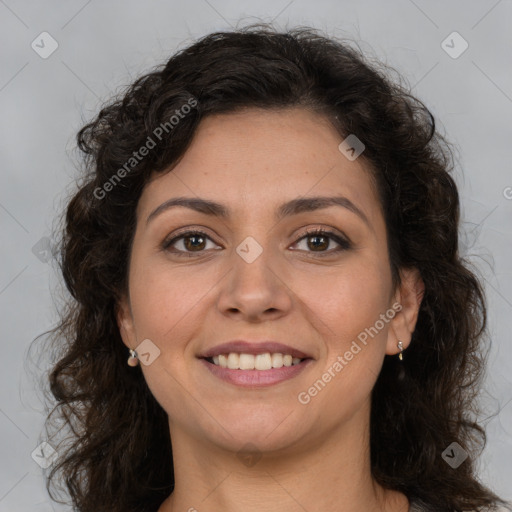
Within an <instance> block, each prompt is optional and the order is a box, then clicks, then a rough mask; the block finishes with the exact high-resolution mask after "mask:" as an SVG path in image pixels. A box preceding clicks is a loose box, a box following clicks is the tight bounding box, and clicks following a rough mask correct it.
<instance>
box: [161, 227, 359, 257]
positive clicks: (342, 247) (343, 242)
mask: <svg viewBox="0 0 512 512" xmlns="http://www.w3.org/2000/svg"><path fill="white" fill-rule="evenodd" d="M194 235H200V236H203V237H205V238H208V239H209V240H210V241H212V242H213V240H212V239H211V237H210V236H209V235H208V234H207V233H205V232H204V231H201V230H200V229H194V230H190V231H185V232H183V233H180V234H178V235H177V236H175V237H173V238H172V239H170V240H164V242H163V243H162V250H164V251H169V247H171V246H172V245H173V244H174V243H176V242H177V241H178V240H181V239H182V238H187V237H190V236H194ZM312 236H325V237H327V238H330V239H331V240H333V241H334V242H336V243H337V244H338V245H339V247H337V248H335V249H330V250H328V251H319V252H316V251H306V252H310V253H312V254H314V256H315V257H319V258H322V257H325V256H330V255H332V254H333V253H337V252H341V251H346V250H348V249H350V248H351V247H352V244H351V242H349V241H348V239H345V238H343V237H340V236H339V235H337V234H336V233H334V232H332V231H329V230H326V229H321V228H314V229H310V230H307V231H306V233H304V234H303V235H302V236H301V237H300V238H299V239H298V240H297V241H296V242H295V244H297V243H298V242H300V241H301V240H303V239H304V238H309V237H312ZM214 243H215V242H214ZM169 252H172V253H173V254H176V255H177V256H179V257H185V258H192V257H194V256H195V254H200V253H201V252H204V250H202V251H197V252H195V251H169Z"/></svg>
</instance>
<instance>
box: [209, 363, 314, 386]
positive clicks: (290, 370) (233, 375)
mask: <svg viewBox="0 0 512 512" xmlns="http://www.w3.org/2000/svg"><path fill="white" fill-rule="evenodd" d="M201 362H202V363H203V364H204V365H205V366H206V368H207V369H208V370H209V371H210V372H212V373H213V375H215V376H216V377H218V378H219V379H222V380H224V381H226V382H229V383H230V384H234V385H235V386H241V387H247V388H255V387H257V388H259V387H265V386H272V385H273V384H278V383H279V382H284V381H285V380H288V379H291V378H293V377H296V376H297V375H299V373H300V372H302V371H303V370H304V369H305V368H306V367H307V366H309V364H310V363H312V362H313V360H312V359H306V360H304V361H302V362H301V363H299V364H296V365H292V366H282V367H281V368H271V369H270V370H230V369H229V368H222V366H218V365H216V364H213V363H210V362H209V361H207V360H206V359H201Z"/></svg>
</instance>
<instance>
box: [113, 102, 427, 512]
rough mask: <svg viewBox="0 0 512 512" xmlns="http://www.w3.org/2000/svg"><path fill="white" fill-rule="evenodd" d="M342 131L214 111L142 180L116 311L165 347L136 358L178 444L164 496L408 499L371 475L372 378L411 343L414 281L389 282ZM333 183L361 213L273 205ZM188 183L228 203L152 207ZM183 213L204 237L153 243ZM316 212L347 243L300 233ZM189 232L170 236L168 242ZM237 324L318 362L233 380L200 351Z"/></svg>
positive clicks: (413, 275) (126, 336) (370, 193)
mask: <svg viewBox="0 0 512 512" xmlns="http://www.w3.org/2000/svg"><path fill="white" fill-rule="evenodd" d="M341 141H342V138H341V137H340V135H339V134H338V133H337V132H336V131H335V130H334V128H333V127H332V126H331V125H330V124H329V123H328V121H327V120H325V119H324V118H323V117H321V116H319V115H318V114H315V113H312V112H309V111H306V110H302V109H288V110H283V111H272V112H270V111H259V110H254V109H253V110H247V111H243V112H239V113H235V114H226V115H216V116H212V117H209V118H206V119H205V120H203V122H202V123H201V124H200V126H199V129H198V132H197V134H196V136H195V138H194V140H193V142H192V145H191V146H190V148H189V149H188V150H187V152H186V154H185V155H184V157H183V159H182V160H181V161H180V162H179V164H178V165H177V166H176V167H175V168H174V169H173V170H172V172H169V173H166V174H164V175H155V176H154V177H153V179H152V180H151V181H150V183H149V184H148V185H147V186H146V187H145V189H144V191H143V193H142V196H141V198H140V201H139V204H138V207H137V226H136V232H135V236H134V241H133V247H132V253H131V261H130V270H129V297H126V298H125V300H123V301H122V302H121V304H120V307H119V313H118V324H119V328H120V331H121V335H122V338H123V341H124V343H125V345H126V346H127V347H129V348H136V347H137V345H138V344H140V343H141V341H142V340H144V339H146V338H148V339H150V340H151V341H152V342H153V343H154V344H155V345H156V346H158V348H159V349H160V351H161V353H160V356H159V357H158V358H156V359H155V361H154V362H153V363H152V364H150V365H149V366H145V365H141V367H142V371H143V373H144V377H145V379H146V381H147V384H148V386H149V388H150V390H151V392H152V393H153V395H154V396H155V398H156V399H157V400H158V402H159V403H160V404H161V406H162V407H163V408H164V410H165V411H166V412H167V414H168V416H169V428H170V434H171V439H172V444H173V460H174V469H175V481H176V486H175V490H174V492H173V494H172V495H171V496H170V497H169V498H168V499H167V500H166V501H165V502H164V503H163V504H162V506H161V508H160V512H169V511H178V510H180V511H181V510H183V511H185V510H194V509H196V510H197V511H198V512H203V511H219V510H223V511H225V512H231V511H235V510H244V511H248V512H252V511H260V510H266V511H268V512H272V511H274V510H275V511H278V510H287V511H289V512H292V511H293V512H295V511H304V510H308V511H313V510H325V511H330V510H340V505H341V504H343V510H344V511H354V512H355V511H362V510H365V511H373V510H375V511H377V510H385V511H403V512H405V511H407V510H408V501H407V498H406V497H405V496H404V495H403V494H401V493H398V492H394V491H387V490H384V489H382V488H381V487H380V486H378V485H377V484H376V483H375V482H374V481H373V480H372V478H371V471H370V454H369V415H370V394H371V390H372V388H373V386H374V384H375V381H376V378H377V376H378V373H379V371H380V368H381V365H382V362H383V359H384V356H385V355H386V354H388V355H394V354H397V353H398V352H399V350H398V347H397V343H398V340H400V341H402V343H403V346H404V349H406V348H407V346H408V345H409V343H410V340H411V334H412V332H413V330H414V326H415V323H416V319H417V314H418V309H419V305H420V301H421V294H422V290H423V283H422V282H421V279H420V278H419V277H418V273H417V272H416V271H414V270H413V269H412V270H403V271H402V284H401V285H400V287H399V288H398V289H396V290H395V289H393V287H392V281H391V270H390V263H389V260H388V255H387V241H386V229H385V223H384V218H383V215H382V210H381V205H380V203H379V200H378V197H377V194H376V191H375V190H374V187H373V185H372V181H371V177H370V174H369V171H368V170H367V169H365V163H364V161H363V160H362V158H358V159H356V160H355V161H349V160H348V159H347V158H346V157H345V156H344V155H343V154H342V153H341V152H340V151H339V150H338V145H339V144H340V142H341ZM334 195H341V196H345V197H347V198H348V199H350V200H351V201H352V202H353V203H354V204H355V205H356V206H357V207H358V208H359V209H360V210H361V211H362V212H363V213H364V215H365V216H366V218H367V220H368V223H366V222H365V221H364V220H362V219H361V218H360V217H359V216H358V215H356V214H355V213H353V212H352V211H350V210H349V209H347V208H344V207H341V206H331V207H329V208H325V209H321V210H317V211H314V212H303V213H299V214H297V215H293V216H289V217H285V218H283V219H282V220H280V221H277V220H276V218H275V211H276V209H277V208H278V207H279V206H280V205H281V204H282V203H284V202H286V201H289V200H291V199H296V198H298V197H310V196H334ZM180 196H186V197H200V198H205V199H210V200H214V201H216V202H219V203H222V204H224V205H225V206H226V207H227V208H229V209H230V211H231V216H230V217H229V218H228V219H221V218H217V217H213V216H210V215H206V214H203V213H198V212H195V211H193V210H190V209H187V208H184V207H177V208H172V209H169V210H166V211H165V212H163V213H161V214H160V215H157V216H155V217H154V218H153V219H152V220H151V221H150V222H149V223H147V221H146V220H147V218H148V216H149V214H150V213H151V212H152V211H153V210H154V209H155V208H157V207H158V206H159V205H160V204H162V203H163V202H165V201H167V200H169V199H171V198H175V197H180ZM185 227H187V228H190V229H191V230H193V229H194V228H199V229H201V230H202V231H205V232H206V233H207V235H208V237H209V238H210V239H211V240H209V239H206V240H207V241H206V244H207V245H206V246H204V247H205V248H204V249H202V252H197V251H195V252H192V251H191V250H190V246H191V244H189V245H188V248H189V252H190V253H191V254H192V257H190V258H189V257H180V256H178V255H176V252H174V253H173V252H172V251H173V248H172V247H170V248H168V250H164V249H162V247H161V244H162V242H163V241H164V240H165V239H171V238H172V237H173V236H171V235H173V233H176V232H177V230H178V229H180V228H185ZM313 228H323V229H327V230H329V231H334V233H335V234H337V235H341V236H342V237H343V236H345V237H348V239H349V240H350V242H351V247H350V248H349V249H345V250H341V251H335V249H336V248H337V247H339V245H338V244H337V243H336V241H334V240H332V239H331V241H330V242H329V246H328V247H323V248H321V249H316V250H315V246H314V245H313V246H312V245H311V243H310V244H308V240H309V241H310V242H311V241H312V239H311V237H309V238H304V236H305V235H306V230H312V229H313ZM180 231H181V230H180ZM248 236H250V237H253V238H254V239H255V240H256V241H257V242H258V243H259V245H260V246H261V247H262V248H263V252H262V253H261V255H260V256H259V257H258V258H257V259H256V260H255V261H253V262H252V263H247V262H246V261H244V259H242V258H241V257H240V256H239V254H238V253H237V252H236V248H237V246H239V244H240V243H241V242H242V241H243V240H244V239H245V238H246V237H248ZM313 238H314V237H313ZM185 241H186V240H185ZM313 242H314V240H313ZM320 245H321V244H320ZM186 247H187V246H186V245H185V246H184V240H183V239H181V241H179V240H178V241H176V242H175V243H174V250H175V251H177V250H182V251H184V250H186ZM322 251H323V252H322ZM324 253H328V254H329V255H328V256H324V257H321V256H318V254H320V255H321V254H324ZM396 302H399V303H400V304H401V306H402V310H401V311H400V312H399V313H397V314H396V315H395V316H394V318H393V319H392V320H390V321H389V322H387V323H385V326H384V328H383V329H381V330H380V331H379V333H378V334H377V335H376V336H374V337H373V339H370V341H369V342H368V344H367V345H366V346H363V348H362V350H361V351H360V352H358V353H357V354H356V355H355V356H354V358H353V359H352V360H351V361H349V362H348V364H347V365H346V366H345V367H344V368H343V370H342V371H341V372H340V373H339V374H337V376H336V377H334V378H333V379H332V380H331V382H329V383H328V384H327V385H326V386H325V388H324V389H322V391H321V392H319V393H318V394H317V395H316V396H315V397H313V398H312V399H311V401H310V402H309V403H308V404H306V405H304V404H301V403H300V402H299V401H298V399H297V396H298V394H299V393H300V392H301V391H307V390H308V388H310V387H311V386H312V384H313V383H314V382H315V381H317V380H318V379H319V378H321V377H322V374H323V373H324V372H326V371H327V370H328V368H330V367H332V365H333V363H334V362H335V361H336V360H337V357H338V356H339V355H343V354H344V353H345V352H347V351H348V350H349V349H350V346H351V343H352V342H353V341H354V340H356V339H357V336H358V334H360V333H361V332H362V331H364V330H365V329H366V328H369V327H370V326H374V324H375V322H376V321H377V320H378V319H379V315H381V314H383V313H385V312H386V311H388V310H390V309H392V305H393V304H395V303H396ZM234 339H245V340H248V341H261V340H276V341H279V342H282V343H285V344H287V345H290V346H292V347H295V348H297V349H300V350H302V351H303V352H305V353H307V354H310V355H311V356H312V357H313V359H314V361H313V362H312V364H310V365H309V366H308V367H307V368H305V369H304V371H302V372H301V373H300V374H299V375H298V376H296V377H294V378H292V379H289V380H287V381H285V382H282V383H279V384H276V385H273V386H270V387H266V388H260V389H247V388H240V387H238V386H235V385H232V384H229V383H226V382H224V381H222V380H220V379H218V378H217V377H215V376H214V375H212V374H211V373H210V372H209V371H208V370H206V369H205V368H204V365H203V363H202V362H201V361H200V360H199V359H198V358H197V355H198V354H200V353H202V352H204V351H205V350H206V349H209V348H211V347H214V346H216V345H218V344H220V343H224V342H226V341H230V340H234ZM405 357H407V353H406V352H405ZM248 443H251V446H253V448H252V450H253V453H252V457H253V459H249V460H250V461H251V462H250V463H249V464H248V463H247V460H245V463H244V460H243V458H242V457H241V456H240V454H238V452H239V450H241V449H242V447H244V446H245V451H249V452H250V451H251V450H250V449H249V448H247V446H246V445H247V444H248ZM249 456H251V453H249Z"/></svg>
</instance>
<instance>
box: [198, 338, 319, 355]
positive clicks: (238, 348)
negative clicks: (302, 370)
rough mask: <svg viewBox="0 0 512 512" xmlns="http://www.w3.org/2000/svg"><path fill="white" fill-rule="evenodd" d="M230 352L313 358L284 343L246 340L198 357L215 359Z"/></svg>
mask: <svg viewBox="0 0 512 512" xmlns="http://www.w3.org/2000/svg"><path fill="white" fill-rule="evenodd" d="M230 352H236V353H239V354H242V353H244V354H254V355H257V354H265V353H266V352H270V353H271V354H274V353H280V354H290V355H291V356H292V357H298V358H300V359H307V358H311V356H310V355H308V354H306V353H304V352H302V351H301V350H298V349H296V348H293V347H290V346H289V345H284V344H283V343H278V342H277V341H262V342H249V341H244V340H234V341H228V342H227V343H222V344H221V345H216V346H215V347H212V348H210V349H208V350H206V351H205V352H203V353H202V354H200V355H199V356H198V357H200V358H207V357H214V356H218V355H220V354H229V353H230Z"/></svg>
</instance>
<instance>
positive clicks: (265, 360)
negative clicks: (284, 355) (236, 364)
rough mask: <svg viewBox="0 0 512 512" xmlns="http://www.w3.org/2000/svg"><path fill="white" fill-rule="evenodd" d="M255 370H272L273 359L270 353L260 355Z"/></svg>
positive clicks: (257, 357)
mask: <svg viewBox="0 0 512 512" xmlns="http://www.w3.org/2000/svg"><path fill="white" fill-rule="evenodd" d="M242 355H243V354H242ZM254 368H256V370H270V368H272V357H271V356H270V354H269V353H268V352H267V353H265V354H258V355H257V356H256V359H255V363H254Z"/></svg>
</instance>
